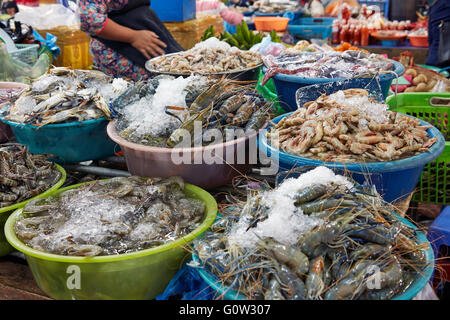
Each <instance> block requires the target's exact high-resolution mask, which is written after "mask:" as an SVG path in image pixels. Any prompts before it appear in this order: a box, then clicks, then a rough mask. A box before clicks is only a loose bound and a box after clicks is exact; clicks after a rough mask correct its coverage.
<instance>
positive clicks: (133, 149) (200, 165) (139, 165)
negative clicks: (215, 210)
mask: <svg viewBox="0 0 450 320" xmlns="http://www.w3.org/2000/svg"><path fill="white" fill-rule="evenodd" d="M106 130H107V133H108V136H109V137H110V138H111V139H112V140H113V141H114V142H116V143H117V144H119V145H120V147H121V148H122V151H123V153H124V156H125V159H126V162H127V166H128V171H129V172H130V173H131V174H133V175H137V176H143V177H171V176H181V177H183V179H184V180H185V181H186V182H188V183H191V184H194V185H197V186H199V187H201V188H205V189H208V188H215V187H219V186H222V185H226V184H228V183H230V182H231V180H232V179H233V178H234V177H235V176H238V175H240V174H244V173H247V172H248V171H249V170H250V168H251V165H252V164H251V163H250V159H249V157H248V155H249V154H250V152H251V153H252V155H256V154H257V148H256V146H257V143H256V136H257V134H258V132H254V133H253V134H252V135H249V136H245V137H241V138H238V139H235V140H233V141H229V142H225V143H219V144H215V145H211V146H206V147H194V148H178V149H171V148H158V147H150V146H144V145H141V144H137V143H132V142H129V141H127V140H125V139H123V138H122V137H120V136H119V134H118V133H117V131H116V122H115V121H112V122H110V123H109V124H108V127H107V129H106ZM261 130H262V129H261ZM250 141H251V142H252V146H250V143H249V142H250ZM180 153H183V159H185V160H187V161H183V163H176V162H174V161H173V157H174V156H175V157H176V155H179V154H180ZM174 154H176V155H174ZM210 154H214V155H216V156H217V158H216V159H219V158H220V159H225V160H226V161H223V160H222V161H220V162H218V161H216V162H215V163H211V162H212V161H208V160H205V157H204V156H205V155H210ZM220 155H223V157H220ZM177 158H181V157H177ZM230 160H231V161H230ZM238 160H239V161H238ZM217 162H218V163H217ZM227 162H228V163H227ZM252 162H253V161H252Z"/></svg>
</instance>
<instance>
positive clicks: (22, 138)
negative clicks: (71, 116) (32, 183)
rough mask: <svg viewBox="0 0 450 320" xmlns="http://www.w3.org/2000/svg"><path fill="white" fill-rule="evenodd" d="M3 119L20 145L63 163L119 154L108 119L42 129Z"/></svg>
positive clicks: (63, 124)
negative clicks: (110, 131) (110, 137)
mask: <svg viewBox="0 0 450 320" xmlns="http://www.w3.org/2000/svg"><path fill="white" fill-rule="evenodd" d="M5 108H8V107H5ZM0 120H1V121H2V122H4V123H6V124H8V125H9V126H10V127H11V129H12V131H13V133H14V135H15V136H16V139H17V142H19V143H21V144H23V145H26V146H27V147H28V149H29V151H30V152H31V153H34V154H53V155H55V158H54V159H55V161H57V162H60V163H74V162H81V161H87V160H96V159H102V158H105V157H108V156H111V155H113V154H114V151H115V150H114V149H115V146H116V144H115V143H114V142H113V141H112V140H111V139H109V137H108V135H107V134H106V126H107V125H108V120H106V119H105V118H100V119H94V120H87V121H82V122H71V123H58V124H48V125H45V126H42V127H37V126H33V125H30V124H21V123H17V122H11V121H7V120H4V119H0ZM116 151H118V150H116Z"/></svg>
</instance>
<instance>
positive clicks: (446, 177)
mask: <svg viewBox="0 0 450 320" xmlns="http://www.w3.org/2000/svg"><path fill="white" fill-rule="evenodd" d="M417 189H418V191H417V192H416V193H414V196H413V198H412V200H413V201H415V202H424V203H434V204H443V205H445V204H449V203H450V142H446V143H445V148H444V152H443V153H442V154H441V155H440V156H439V157H438V158H437V159H436V160H434V161H432V162H430V163H428V164H427V165H426V166H425V167H424V169H423V171H422V176H421V177H420V180H419V183H418V184H417Z"/></svg>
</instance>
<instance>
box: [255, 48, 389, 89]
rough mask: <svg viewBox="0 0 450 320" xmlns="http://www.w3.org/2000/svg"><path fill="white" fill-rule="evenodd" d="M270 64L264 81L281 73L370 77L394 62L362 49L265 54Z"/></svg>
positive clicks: (347, 77)
mask: <svg viewBox="0 0 450 320" xmlns="http://www.w3.org/2000/svg"><path fill="white" fill-rule="evenodd" d="M263 60H264V64H265V66H266V67H267V68H268V70H267V72H266V73H265V75H264V78H263V82H262V83H263V84H265V83H266V82H267V81H269V79H270V78H272V77H273V76H275V75H276V74H278V73H281V74H287V75H294V76H298V77H302V78H333V79H334V78H344V79H349V78H354V77H371V76H375V75H377V74H380V73H384V72H393V71H392V69H393V66H394V64H393V63H392V62H391V61H389V60H388V59H386V58H384V57H382V56H380V55H376V54H370V55H369V54H367V53H365V52H363V51H360V50H347V51H345V52H338V51H330V50H324V51H316V52H308V51H298V52H292V51H291V52H290V53H284V54H281V55H280V56H278V57H273V56H265V57H264V58H263Z"/></svg>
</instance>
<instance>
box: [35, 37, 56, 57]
mask: <svg viewBox="0 0 450 320" xmlns="http://www.w3.org/2000/svg"><path fill="white" fill-rule="evenodd" d="M33 36H34V38H35V39H36V40H37V41H39V42H40V43H41V45H44V46H46V47H47V48H48V50H50V52H51V54H52V56H53V57H54V58H56V57H58V56H59V55H60V54H61V49H60V48H59V47H58V46H57V45H56V40H58V38H57V37H55V36H54V35H52V34H51V33H48V32H47V34H46V38H45V39H44V38H43V37H41V35H40V34H39V33H38V32H37V31H36V30H33Z"/></svg>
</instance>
